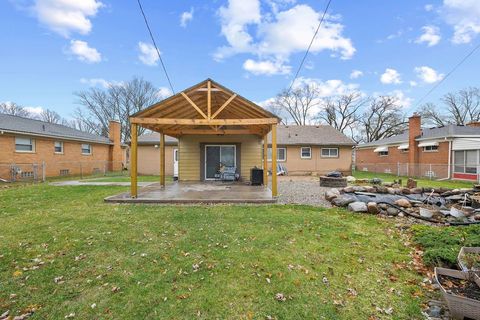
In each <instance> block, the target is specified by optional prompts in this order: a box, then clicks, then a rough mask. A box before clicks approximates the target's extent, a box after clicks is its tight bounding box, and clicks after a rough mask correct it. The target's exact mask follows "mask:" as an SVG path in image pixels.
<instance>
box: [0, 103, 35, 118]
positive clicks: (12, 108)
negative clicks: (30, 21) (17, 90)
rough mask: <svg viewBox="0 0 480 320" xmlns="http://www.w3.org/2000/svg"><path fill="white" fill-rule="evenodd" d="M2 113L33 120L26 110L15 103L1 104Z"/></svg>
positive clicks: (0, 111) (0, 110)
mask: <svg viewBox="0 0 480 320" xmlns="http://www.w3.org/2000/svg"><path fill="white" fill-rule="evenodd" d="M0 113H4V114H9V115H12V116H19V117H25V118H31V117H32V114H31V113H30V112H29V111H28V110H27V109H26V108H25V107H22V106H20V105H18V104H16V103H15V102H1V103H0Z"/></svg>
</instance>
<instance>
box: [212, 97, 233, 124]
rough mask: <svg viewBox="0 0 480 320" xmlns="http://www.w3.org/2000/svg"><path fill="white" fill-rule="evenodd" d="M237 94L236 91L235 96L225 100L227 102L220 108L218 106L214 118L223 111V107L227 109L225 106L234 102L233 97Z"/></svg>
mask: <svg viewBox="0 0 480 320" xmlns="http://www.w3.org/2000/svg"><path fill="white" fill-rule="evenodd" d="M236 96H237V94H236V93H235V94H234V95H233V96H231V97H230V98H228V100H227V101H225V103H224V104H222V106H221V107H220V108H218V110H217V111H216V112H215V113H214V114H213V116H212V119H215V118H216V117H217V116H218V114H219V113H220V112H222V111H223V109H225V108H226V107H227V106H228V105H229V104H230V102H232V100H233V99H235V97H236Z"/></svg>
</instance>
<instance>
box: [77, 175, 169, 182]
mask: <svg viewBox="0 0 480 320" xmlns="http://www.w3.org/2000/svg"><path fill="white" fill-rule="evenodd" d="M137 179H138V181H139V182H159V181H160V176H138V178H137ZM165 180H166V181H172V177H167V176H165ZM82 181H98V182H130V176H107V177H98V178H86V179H83V180H82Z"/></svg>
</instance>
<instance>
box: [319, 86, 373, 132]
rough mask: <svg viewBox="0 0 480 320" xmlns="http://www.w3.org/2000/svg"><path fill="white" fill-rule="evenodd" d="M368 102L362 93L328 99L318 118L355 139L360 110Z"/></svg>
mask: <svg viewBox="0 0 480 320" xmlns="http://www.w3.org/2000/svg"><path fill="white" fill-rule="evenodd" d="M367 102H368V98H363V97H362V94H361V93H360V92H356V91H354V92H350V93H346V94H342V95H340V96H337V97H334V98H327V99H325V100H324V102H323V108H322V110H321V111H320V112H319V114H318V116H317V118H318V119H319V120H320V121H321V122H325V123H327V124H329V125H331V126H332V127H334V128H335V129H337V130H338V131H340V132H342V133H344V134H348V135H349V136H351V137H353V136H354V133H355V127H356V126H357V124H358V121H359V119H360V115H359V112H360V109H361V108H362V107H363V106H364V105H365V104H366V103H367Z"/></svg>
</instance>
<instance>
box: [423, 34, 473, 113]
mask: <svg viewBox="0 0 480 320" xmlns="http://www.w3.org/2000/svg"><path fill="white" fill-rule="evenodd" d="M479 48H480V43H479V44H478V45H477V46H476V47H474V48H473V49H472V50H471V51H470V52H469V53H468V54H467V55H466V56H465V57H463V59H462V60H460V61H459V62H458V63H457V64H456V65H455V66H454V67H453V68H452V70H450V71H449V72H448V73H447V74H446V75H445V77H443V79H442V80H440V81H439V82H437V83H436V84H435V85H434V86H433V87H432V88H431V89H430V90H429V91H428V92H427V93H426V94H425V95H424V96H423V97H422V98H421V99H420V100H418V102H417V103H416V104H415V107H414V108H416V107H418V106H419V105H420V103H422V101H423V100H424V99H425V98H426V97H428V96H429V95H430V94H431V93H432V92H433V91H434V90H435V89H437V88H438V86H440V84H442V82H444V81H445V80H446V79H447V78H448V77H449V76H450V75H451V74H452V73H454V72H455V71H456V70H457V69H458V68H459V67H460V66H461V65H462V64H463V63H464V62H465V61H466V60H467V59H468V58H470V56H471V55H472V54H474V53H475V51H477V50H478V49H479Z"/></svg>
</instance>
